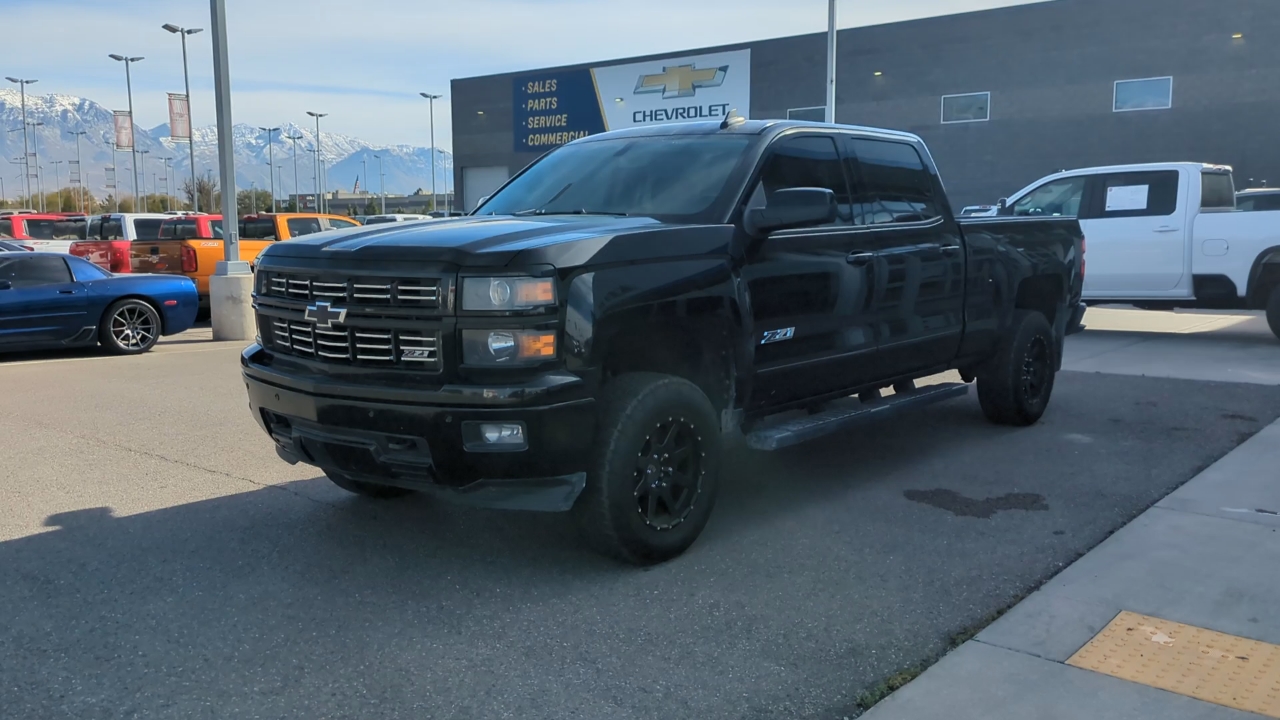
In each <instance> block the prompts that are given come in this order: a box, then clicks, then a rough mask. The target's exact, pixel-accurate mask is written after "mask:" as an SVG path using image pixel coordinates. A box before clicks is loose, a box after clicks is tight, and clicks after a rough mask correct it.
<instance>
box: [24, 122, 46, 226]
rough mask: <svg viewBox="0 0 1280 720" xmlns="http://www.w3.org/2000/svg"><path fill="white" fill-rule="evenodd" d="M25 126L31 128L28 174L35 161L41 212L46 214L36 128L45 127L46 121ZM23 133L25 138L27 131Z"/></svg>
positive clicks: (29, 123)
mask: <svg viewBox="0 0 1280 720" xmlns="http://www.w3.org/2000/svg"><path fill="white" fill-rule="evenodd" d="M24 126H25V127H30V128H31V159H30V160H28V161H27V172H28V173H30V172H31V162H33V161H34V162H35V164H36V172H35V177H36V193H38V194H39V195H40V212H44V211H45V204H44V203H45V198H44V185H43V184H42V183H41V181H40V131H39V130H36V128H38V127H44V121H43V120H32V121H31V122H28V123H24ZM22 132H23V136H24V137H25V136H26V130H25V129H24V130H23V131H22Z"/></svg>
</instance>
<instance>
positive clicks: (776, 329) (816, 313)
mask: <svg viewBox="0 0 1280 720" xmlns="http://www.w3.org/2000/svg"><path fill="white" fill-rule="evenodd" d="M757 182H758V184H757V186H756V191H755V194H754V196H753V197H752V199H751V201H750V202H749V206H754V205H755V204H767V202H768V197H769V195H770V194H771V193H773V192H774V191H776V190H780V189H784V188H789V187H824V188H828V189H831V190H832V191H833V192H835V193H836V197H837V202H838V203H839V205H840V207H841V217H840V218H838V219H837V221H836V223H834V224H832V225H829V226H825V227H818V228H803V229H796V230H786V231H781V232H777V233H774V234H773V235H772V236H770V237H768V238H765V239H764V240H760V241H756V243H755V244H754V245H753V247H752V250H751V252H750V253H749V254H748V257H747V260H746V264H745V266H744V268H743V272H742V274H743V279H744V280H745V282H746V284H747V289H748V292H749V293H750V297H751V308H752V315H751V320H752V333H753V334H752V338H751V342H752V345H753V347H754V360H753V363H754V370H755V388H754V391H753V393H752V397H751V401H750V406H751V407H752V409H758V408H765V407H775V406H779V405H785V404H788V403H791V402H796V401H800V400H804V399H806V398H812V397H817V396H821V395H823V394H827V393H833V392H838V391H840V390H842V389H844V388H849V387H854V386H856V385H858V384H860V383H861V382H863V381H864V380H865V378H868V377H870V375H871V373H873V372H874V371H873V368H872V365H873V361H872V358H871V355H873V354H874V351H875V346H876V338H875V334H874V330H873V328H872V327H871V326H870V323H869V317H868V316H867V308H868V303H869V300H870V292H871V286H870V272H871V268H872V267H873V266H872V264H871V263H868V262H865V261H864V260H851V256H852V255H854V254H856V253H855V251H856V250H857V249H858V248H857V243H856V235H857V233H855V232H854V229H853V227H852V226H851V225H850V215H849V190H848V184H847V180H846V179H845V176H844V169H843V167H842V163H841V160H840V156H839V154H838V151H837V147H836V144H835V140H834V139H833V138H831V137H830V136H826V135H792V136H784V137H782V138H779V139H778V141H777V142H776V143H775V144H774V147H773V148H772V149H771V151H770V156H769V158H768V159H766V160H765V164H764V169H763V171H762V173H761V176H760V178H759V179H758V181H757Z"/></svg>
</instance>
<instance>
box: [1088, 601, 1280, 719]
mask: <svg viewBox="0 0 1280 720" xmlns="http://www.w3.org/2000/svg"><path fill="white" fill-rule="evenodd" d="M1067 664H1068V665H1072V666H1074V667H1078V668H1084V669H1085V670H1093V671H1094V672H1099V673H1102V674H1104V675H1111V676H1112V677H1117V678H1120V679H1122V680H1129V681H1130V682H1136V683H1141V684H1143V685H1149V686H1151V687H1155V688H1160V689H1161V690H1168V691H1169V692H1174V693H1178V694H1179V695H1186V696H1187V697H1193V698H1196V699H1197V700H1204V701H1206V702H1211V703H1214V704H1216V705H1225V706H1226V707H1229V708H1235V709H1236V710H1244V711H1246V712H1252V713H1257V714H1259V715H1266V716H1268V717H1273V718H1280V645H1270V644H1268V643H1264V642H1258V641H1257V640H1249V639H1247V638H1242V637H1236V636H1234V635H1226V634H1224V633H1220V632H1214V631H1212V630H1205V629H1204V628H1198V627H1192V626H1191V625H1183V624H1181V623H1175V622H1170V621H1168V620H1161V619H1159V618H1153V617H1147V616H1146V615H1138V614H1136V613H1131V612H1122V613H1120V614H1119V615H1117V616H1116V618H1115V619H1114V620H1112V621H1111V623H1110V624H1109V625H1107V626H1106V627H1105V628H1103V629H1102V632H1100V633H1098V635H1097V636H1096V637H1094V638H1093V639H1092V640H1090V641H1089V643H1088V644H1087V645H1085V646H1084V647H1082V648H1080V651H1079V652H1077V653H1076V654H1075V655H1072V656H1071V659H1069V660H1067Z"/></svg>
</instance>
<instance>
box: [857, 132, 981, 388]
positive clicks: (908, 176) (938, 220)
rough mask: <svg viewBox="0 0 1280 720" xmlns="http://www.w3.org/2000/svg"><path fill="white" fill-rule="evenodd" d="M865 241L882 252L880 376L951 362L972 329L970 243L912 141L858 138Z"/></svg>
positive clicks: (875, 307) (876, 300)
mask: <svg viewBox="0 0 1280 720" xmlns="http://www.w3.org/2000/svg"><path fill="white" fill-rule="evenodd" d="M848 143H849V147H850V150H851V152H850V154H849V161H850V163H851V167H852V169H853V171H854V175H855V177H856V180H855V192H854V206H853V222H854V224H855V226H857V227H858V232H857V233H856V235H857V236H858V239H857V243H858V245H859V246H860V247H862V248H863V249H864V250H866V251H868V252H872V253H874V254H875V258H876V259H875V264H874V268H875V270H874V277H873V278H872V286H873V287H874V289H875V291H874V293H873V295H872V303H871V317H872V322H873V323H874V327H875V333H876V337H877V338H878V342H879V345H878V351H877V353H876V364H877V366H878V374H879V376H880V377H893V376H895V375H901V374H904V373H910V372H914V371H917V370H921V369H925V368H929V367H934V366H937V365H942V364H945V363H948V362H950V361H951V360H952V359H954V358H955V356H956V354H957V352H958V351H959V347H960V340H961V336H962V334H963V331H964V286H965V285H964V273H965V258H964V245H963V242H962V240H961V236H960V231H959V229H958V228H957V227H956V225H955V222H954V221H953V220H952V219H951V218H950V217H948V216H947V215H946V214H945V213H944V212H943V211H942V209H941V208H940V207H939V202H938V200H937V198H941V197H943V195H942V193H941V188H940V186H939V185H938V183H937V182H936V178H935V177H934V176H933V175H932V174H931V173H930V172H929V171H928V170H927V169H926V167H925V165H924V162H923V160H922V159H921V157H920V155H919V153H918V152H917V151H916V149H915V147H913V146H912V145H910V144H909V143H905V142H895V141H889V140H879V139H871V138H858V137H854V138H850V139H849V140H848Z"/></svg>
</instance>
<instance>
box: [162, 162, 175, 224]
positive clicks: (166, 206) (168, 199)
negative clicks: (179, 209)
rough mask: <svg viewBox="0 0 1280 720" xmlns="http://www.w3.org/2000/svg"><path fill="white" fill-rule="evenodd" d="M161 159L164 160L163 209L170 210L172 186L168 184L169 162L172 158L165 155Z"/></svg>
mask: <svg viewBox="0 0 1280 720" xmlns="http://www.w3.org/2000/svg"><path fill="white" fill-rule="evenodd" d="M161 160H164V209H165V210H167V211H172V210H173V186H172V185H170V184H169V170H170V169H171V168H170V165H169V163H171V162H173V158H171V157H167V158H161Z"/></svg>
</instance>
